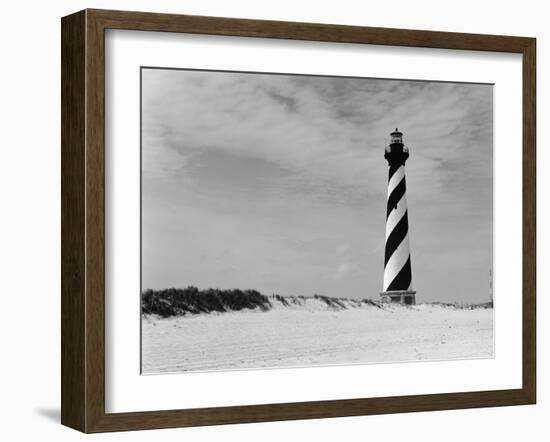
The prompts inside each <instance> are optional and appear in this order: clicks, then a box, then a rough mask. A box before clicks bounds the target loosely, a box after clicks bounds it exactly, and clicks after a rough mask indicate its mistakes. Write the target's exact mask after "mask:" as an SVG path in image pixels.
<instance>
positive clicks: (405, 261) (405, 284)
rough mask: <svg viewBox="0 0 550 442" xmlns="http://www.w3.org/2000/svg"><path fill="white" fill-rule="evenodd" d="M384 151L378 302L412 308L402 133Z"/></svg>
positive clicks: (393, 135)
mask: <svg viewBox="0 0 550 442" xmlns="http://www.w3.org/2000/svg"><path fill="white" fill-rule="evenodd" d="M390 135H391V139H390V144H389V145H388V146H386V147H385V152H384V158H385V159H386V160H387V161H388V166H389V172H388V205H387V210H386V247H385V253H384V286H383V291H382V292H381V293H380V296H381V298H382V302H397V303H400V304H409V305H410V304H415V302H416V299H415V295H416V292H415V291H414V290H413V289H412V269H411V250H410V246H409V220H408V214H407V198H406V190H407V186H406V182H405V162H406V161H407V159H408V158H409V149H408V147H407V146H405V145H404V144H403V133H402V132H399V130H398V129H397V128H396V129H395V131H394V132H392V133H391V134H390Z"/></svg>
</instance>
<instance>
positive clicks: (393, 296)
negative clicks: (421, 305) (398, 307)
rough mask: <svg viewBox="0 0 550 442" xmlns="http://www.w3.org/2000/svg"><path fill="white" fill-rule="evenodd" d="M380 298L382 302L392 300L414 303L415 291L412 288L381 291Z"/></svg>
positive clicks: (399, 302) (397, 302) (401, 302)
mask: <svg viewBox="0 0 550 442" xmlns="http://www.w3.org/2000/svg"><path fill="white" fill-rule="evenodd" d="M380 298H381V299H382V302H393V303H396V304H403V305H414V304H416V292H415V291H413V290H394V291H389V292H381V293H380Z"/></svg>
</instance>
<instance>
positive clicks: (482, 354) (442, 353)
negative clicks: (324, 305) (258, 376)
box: [142, 305, 493, 373]
mask: <svg viewBox="0 0 550 442" xmlns="http://www.w3.org/2000/svg"><path fill="white" fill-rule="evenodd" d="M142 333H143V335H142V343H143V348H142V351H143V354H142V357H143V373H161V372H182V371H209V370H228V369H229V370H230V369H241V368H261V367H264V368H267V367H272V368H273V367H292V366H311V365H332V364H357V363H375V362H398V361H417V360H428V359H432V360H433V359H437V360H446V359H464V358H466V359H469V358H487V357H492V356H493V310H492V309H487V310H486V309H477V310H460V309H454V308H449V307H440V306H433V305H419V306H414V307H401V306H391V307H387V308H385V309H379V308H377V307H373V306H364V307H360V308H354V309H349V310H340V311H327V310H323V309H315V308H305V307H304V306H301V307H296V308H292V307H286V308H283V307H278V308H274V309H273V310H270V311H267V312H260V311H250V310H247V311H241V312H231V313H222V314H202V315H195V316H182V317H177V318H168V319H161V318H158V317H153V316H145V317H143V326H142Z"/></svg>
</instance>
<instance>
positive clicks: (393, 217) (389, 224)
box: [386, 196, 407, 240]
mask: <svg viewBox="0 0 550 442" xmlns="http://www.w3.org/2000/svg"><path fill="white" fill-rule="evenodd" d="M406 211H407V198H406V196H403V198H401V199H400V200H399V202H398V203H397V208H396V209H393V210H392V211H391V213H390V216H388V219H387V220H386V240H387V239H388V236H390V233H391V232H392V231H393V229H394V228H395V226H396V225H397V223H398V222H399V221H401V218H403V215H404V214H405V212H406Z"/></svg>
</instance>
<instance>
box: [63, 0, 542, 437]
mask: <svg viewBox="0 0 550 442" xmlns="http://www.w3.org/2000/svg"><path fill="white" fill-rule="evenodd" d="M61 24H62V177H61V179H62V342H61V345H62V410H61V416H62V423H63V424H64V425H67V426H69V427H72V428H75V429H78V430H80V431H83V432H104V431H122V430H140V429H151V428H168V427H184V426H197V425H216V424H228V423H244V422H262V421H277V420H290V419H312V418H326V417H338V416H357V415H369V414H382V413H403V412H413V411H430V410H445V409H458V408H473V407H491V406H505V405H526V404H534V403H535V400H536V345H535V339H536V337H535V330H536V322H535V281H536V251H535V227H536V217H535V214H536V210H535V209H536V207H535V200H536V198H535V197H536V189H535V182H536V176H535V170H536V169H535V165H536V158H535V114H536V112H535V109H536V106H535V53H536V46H535V39H533V38H526V37H512V36H495V35H474V34H458V33H447V32H433V31H419V30H403V29H383V28H369V27H351V26H341V25H328V24H312V23H291V22H275V21H261V20H244V19H235V18H218V17H199V16H184V15H168V14H154V13H141V12H122V11H105V10H85V11H81V12H78V13H75V14H73V15H70V16H67V17H64V18H63V19H62V23H61Z"/></svg>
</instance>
